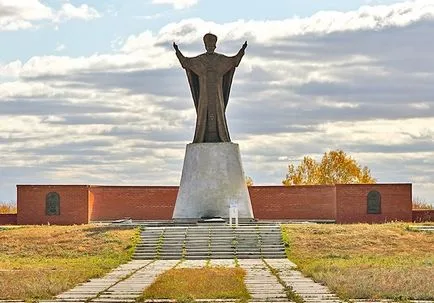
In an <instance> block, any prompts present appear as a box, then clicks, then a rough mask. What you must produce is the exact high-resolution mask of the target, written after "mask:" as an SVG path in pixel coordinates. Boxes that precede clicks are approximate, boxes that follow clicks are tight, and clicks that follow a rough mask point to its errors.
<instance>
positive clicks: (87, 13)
mask: <svg viewBox="0 0 434 303" xmlns="http://www.w3.org/2000/svg"><path fill="white" fill-rule="evenodd" d="M100 17H101V14H100V13H99V12H98V11H97V10H96V9H95V8H93V7H90V6H88V5H87V4H82V5H80V6H74V5H72V4H71V3H65V4H63V5H62V8H61V9H60V10H59V11H58V12H57V15H56V18H55V19H54V21H55V22H60V21H66V20H70V19H81V20H92V19H96V18H100Z"/></svg>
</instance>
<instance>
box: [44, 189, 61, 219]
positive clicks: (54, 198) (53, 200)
mask: <svg viewBox="0 0 434 303" xmlns="http://www.w3.org/2000/svg"><path fill="white" fill-rule="evenodd" d="M45 214H46V215H47V216H58V215H60V195H59V194H58V193H55V192H51V193H48V194H47V197H46V199H45Z"/></svg>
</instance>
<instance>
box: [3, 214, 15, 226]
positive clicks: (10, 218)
mask: <svg viewBox="0 0 434 303" xmlns="http://www.w3.org/2000/svg"><path fill="white" fill-rule="evenodd" d="M0 225H17V214H0Z"/></svg>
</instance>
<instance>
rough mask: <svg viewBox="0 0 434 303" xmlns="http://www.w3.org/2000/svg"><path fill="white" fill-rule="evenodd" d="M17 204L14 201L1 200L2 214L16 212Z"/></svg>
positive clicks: (0, 209) (0, 211)
mask: <svg viewBox="0 0 434 303" xmlns="http://www.w3.org/2000/svg"><path fill="white" fill-rule="evenodd" d="M16 213H17V206H16V205H15V204H12V203H7V202H0V214H16Z"/></svg>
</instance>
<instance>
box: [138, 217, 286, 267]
mask: <svg viewBox="0 0 434 303" xmlns="http://www.w3.org/2000/svg"><path fill="white" fill-rule="evenodd" d="M140 238H141V242H140V243H139V244H138V245H137V247H136V251H135V253H134V256H133V259H137V260H141V259H143V260H148V259H156V258H159V259H162V260H165V259H166V260H173V259H181V258H185V259H210V258H213V259H232V258H235V257H237V258H246V259H252V258H270V259H273V258H285V257H286V255H285V248H284V246H283V242H282V238H281V233H280V228H279V226H275V225H261V226H259V225H244V226H239V227H237V228H233V227H230V226H221V225H219V226H207V225H201V226H164V227H146V228H144V230H142V232H141V235H140Z"/></svg>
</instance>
